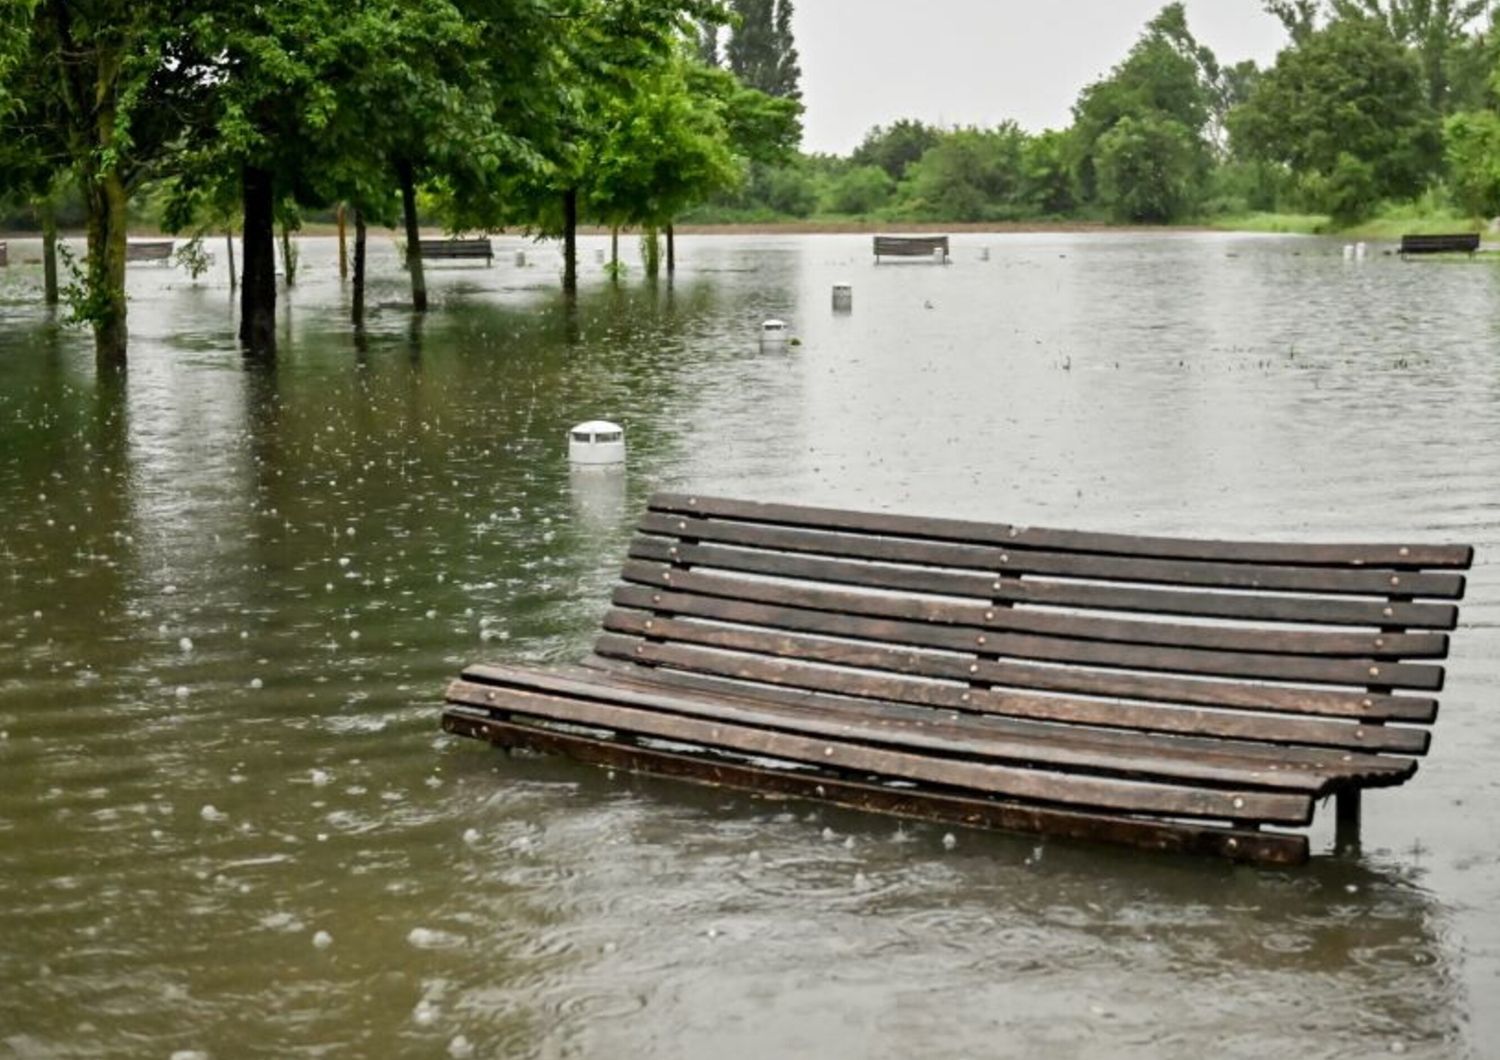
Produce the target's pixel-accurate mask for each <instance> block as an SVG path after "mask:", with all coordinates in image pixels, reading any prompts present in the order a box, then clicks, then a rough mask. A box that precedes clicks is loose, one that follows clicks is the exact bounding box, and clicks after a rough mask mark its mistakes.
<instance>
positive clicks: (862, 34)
mask: <svg viewBox="0 0 1500 1060" xmlns="http://www.w3.org/2000/svg"><path fill="white" fill-rule="evenodd" d="M1165 2H1166V0H798V3H797V5H796V8H795V13H796V20H795V22H794V24H793V31H794V33H795V34H796V38H797V49H798V51H799V52H800V53H801V61H802V95H803V102H804V103H805V104H806V106H807V113H806V114H805V115H804V116H803V125H804V130H805V132H804V136H803V142H802V146H803V149H804V150H807V151H830V152H836V153H838V154H845V153H847V152H848V151H849V150H850V149H851V148H853V147H854V146H856V145H857V144H858V143H859V142H860V140H861V139H863V138H864V134H865V131H866V130H867V129H869V127H870V126H872V125H875V124H882V125H884V124H889V123H890V122H891V121H893V120H895V119H897V118H902V117H909V118H921V119H922V120H923V121H926V122H937V123H939V124H942V125H955V124H957V125H994V124H995V123H997V122H1000V121H1004V120H1005V119H1007V118H1012V119H1014V120H1015V121H1017V122H1019V123H1020V124H1021V126H1022V127H1023V128H1025V129H1028V130H1032V131H1036V130H1039V129H1046V128H1060V127H1062V126H1065V125H1067V124H1068V123H1069V121H1070V120H1071V119H1070V116H1069V110H1068V108H1069V107H1071V106H1072V104H1073V101H1074V100H1075V99H1076V98H1077V97H1078V90H1079V89H1080V88H1082V87H1083V86H1084V85H1086V84H1088V83H1089V82H1090V81H1094V80H1097V79H1098V78H1099V77H1100V76H1102V75H1104V74H1106V73H1108V72H1109V69H1110V67H1112V66H1114V65H1115V64H1116V63H1117V62H1119V61H1120V60H1121V59H1122V58H1124V57H1125V53H1126V52H1127V51H1129V50H1130V46H1131V45H1132V44H1134V43H1135V41H1136V38H1137V37H1139V36H1140V33H1141V28H1142V27H1143V26H1145V24H1146V22H1147V21H1149V20H1150V19H1151V17H1152V16H1153V15H1155V14H1156V12H1157V11H1159V10H1161V8H1162V6H1163V4H1164V3H1165ZM1187 12H1188V25H1189V27H1191V29H1192V30H1193V33H1194V34H1195V35H1196V36H1197V37H1198V39H1199V40H1200V41H1202V42H1203V43H1205V44H1207V45H1208V46H1209V47H1210V48H1212V49H1213V50H1214V54H1215V55H1217V56H1218V57H1219V60H1220V62H1224V63H1233V62H1238V61H1239V60H1241V59H1255V60H1256V61H1257V62H1259V63H1260V64H1261V65H1263V66H1264V65H1265V64H1267V63H1268V62H1270V61H1271V60H1273V59H1274V58H1275V57H1276V52H1277V51H1278V50H1279V49H1280V48H1281V47H1282V46H1283V45H1284V44H1285V35H1284V33H1283V32H1282V29H1281V25H1280V23H1278V22H1277V21H1276V20H1275V19H1274V18H1272V17H1271V16H1270V15H1267V14H1265V13H1264V12H1263V11H1262V9H1261V0H1187Z"/></svg>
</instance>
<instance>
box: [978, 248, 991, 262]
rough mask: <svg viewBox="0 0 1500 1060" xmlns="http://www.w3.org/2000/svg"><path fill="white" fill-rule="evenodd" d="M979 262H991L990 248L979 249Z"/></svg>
mask: <svg viewBox="0 0 1500 1060" xmlns="http://www.w3.org/2000/svg"><path fill="white" fill-rule="evenodd" d="M979 260H980V261H989V260H990V248H989V247H980V248H979Z"/></svg>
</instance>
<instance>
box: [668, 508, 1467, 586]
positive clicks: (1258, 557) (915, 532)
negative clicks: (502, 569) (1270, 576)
mask: <svg viewBox="0 0 1500 1060" xmlns="http://www.w3.org/2000/svg"><path fill="white" fill-rule="evenodd" d="M650 509H651V511H653V512H667V513H672V514H677V515H698V516H716V517H721V518H727V519H743V520H746V521H749V522H759V523H771V524H777V525H783V526H793V527H806V528H811V529H820V530H852V531H855V532H857V533H870V534H883V535H890V536H897V537H915V538H927V539H931V540H936V541H959V542H968V543H973V544H992V545H1014V546H1015V547H1017V548H1021V547H1031V548H1040V549H1056V550H1059V551H1066V552H1095V553H1101V554H1105V555H1113V556H1141V557H1155V558H1158V559H1178V560H1223V561H1226V562H1234V563H1271V564H1286V565H1296V566H1301V565H1312V566H1349V567H1424V568H1425V567H1447V568H1454V569H1463V568H1467V567H1469V566H1470V565H1471V564H1472V563H1473V559H1474V550H1473V548H1471V547H1469V546H1465V545H1423V544H1419V543H1416V542H1412V543H1409V544H1405V545H1363V544H1350V545H1327V544H1300V543H1284V542H1264V541H1212V540H1196V539H1192V538H1173V537H1148V536H1139V535H1135V534H1114V533H1097V532H1092V531H1079V530H1054V529H1047V528H1042V527H1020V526H1012V525H1007V524H1002V523H981V522H973V521H970V520H963V519H941V518H926V517H922V516H911V515H895V514H890V513H885V512H850V511H842V510H839V509H836V508H816V507H804V506H802V505H791V504H773V503H764V502H760V501H745V500H734V499H730V498H725V497H708V496H702V495H698V494H694V495H691V496H690V495H688V494H682V493H658V494H655V495H654V496H653V497H652V498H651V502H650ZM1403 549H1405V550H1406V551H1405V552H1403V551H1402V550H1403Z"/></svg>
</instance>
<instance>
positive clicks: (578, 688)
mask: <svg viewBox="0 0 1500 1060" xmlns="http://www.w3.org/2000/svg"><path fill="white" fill-rule="evenodd" d="M1472 558H1473V550H1472V549H1470V548H1467V547H1462V546H1452V545H1424V544H1419V543H1415V542H1411V543H1407V544H1392V545H1313V544H1270V543H1261V542H1226V541H1198V540H1187V539H1173V538H1161V537H1138V536H1133V535H1127V534H1109V533H1088V532H1077V531H1068V530H1046V529H1037V528H1026V527H1019V526H1005V525H994V524H987V523H978V522H966V521H959V520H954V519H927V518H918V517H912V516H904V515H890V514H872V513H860V512H847V511H835V510H830V509H822V508H808V507H799V506H792V505H785V504H763V503H755V502H749V501H739V500H725V499H719V498H712V497H699V496H683V495H677V494H660V495H657V496H656V497H654V498H653V499H652V500H651V502H650V505H649V508H648V510H647V512H646V514H645V515H644V517H643V518H642V519H641V522H640V527H639V536H637V537H636V539H635V540H634V542H633V543H632V545H631V546H630V558H629V560H628V561H627V562H626V564H625V568H624V572H623V578H622V581H621V583H620V585H619V586H618V587H617V588H616V589H615V591H614V596H613V607H612V609H611V610H610V611H609V613H608V614H607V615H606V616H605V618H604V632H603V634H602V635H601V636H600V637H599V639H598V642H597V644H596V645H595V649H594V651H595V654H594V656H593V657H592V658H591V659H590V660H589V661H588V663H587V664H585V665H583V666H575V667H564V668H537V667H522V666H507V665H476V666H471V667H470V668H468V669H467V670H465V671H464V673H463V675H462V677H460V678H459V679H458V680H457V681H455V682H454V683H453V684H452V685H451V686H450V687H449V688H448V692H447V701H448V704H449V706H448V707H447V709H446V710H445V712H444V715H443V726H444V728H445V729H447V730H448V731H449V732H453V733H460V734H463V735H467V736H474V737H479V738H483V739H487V740H490V741H491V742H493V743H496V744H499V745H502V746H505V747H524V748H531V749H535V750H541V751H548V752H555V753H560V754H565V755H570V756H572V757H574V758H576V759H581V760H583V761H586V762H594V763H599V764H606V765H609V766H612V767H618V768H624V769H631V770H642V771H650V772H656V773H665V774H669V775H673V776H680V777H687V778H691V779H694V780H699V781H706V782H709V783H712V784H719V785H725V786H730V787H736V788H748V789H754V790H760V791H767V792H776V793H782V794H790V795H798V796H807V797H812V798H818V799H825V800H828V801H832V802H837V803H842V804H846V805H851V806H856V807H862V808H865V809H870V810H879V811H885V812H890V813H895V814H901V815H906V816H917V817H924V818H931V819H937V820H945V821H954V822H959V823H963V824H970V825H982V826H992V827H999V828H1005V829H1012V830H1022V831H1029V832H1045V833H1054V834H1059V835H1064V836H1071V837H1075V838H1086V839H1096V840H1108V841H1112V842H1118V843H1125V844H1131V845H1135V846H1141V847H1147V848H1152V849H1161V850H1175V851H1191V852H1198V853H1211V854H1218V855H1223V856H1226V857H1230V858H1234V859H1237V860H1249V861H1259V862H1271V863H1283V864H1290V863H1297V862H1300V861H1302V860H1304V859H1305V858H1306V857H1307V854H1308V839H1307V836H1306V834H1305V833H1300V832H1290V831H1285V830H1283V829H1284V828H1286V827H1292V828H1297V827H1301V826H1306V825H1308V824H1310V822H1311V820H1312V816H1313V809H1314V807H1315V805H1316V803H1317V802H1318V800H1320V799H1323V798H1325V797H1327V796H1330V795H1333V796H1337V797H1338V816H1339V822H1340V826H1341V827H1340V832H1341V838H1342V839H1343V840H1345V841H1348V840H1349V839H1350V838H1352V837H1353V836H1354V834H1355V832H1356V829H1357V825H1358V817H1359V808H1360V793H1361V792H1362V791H1363V790H1364V789H1365V788H1378V787H1389V786H1393V785H1397V784H1401V783H1403V782H1404V781H1406V780H1407V779H1408V778H1410V777H1411V775H1412V773H1413V772H1414V771H1415V770H1416V766H1417V763H1416V758H1417V757H1418V756H1420V755H1422V754H1424V753H1425V752H1426V751H1427V747H1428V736H1429V733H1428V730H1427V729H1426V728H1425V726H1426V725H1428V724H1429V723H1431V722H1432V721H1433V719H1434V717H1435V716H1436V712H1437V703H1436V702H1435V700H1434V699H1433V698H1432V695H1431V693H1433V692H1436V691H1437V690H1439V689H1440V688H1441V687H1442V684H1443V669H1442V667H1441V666H1438V665H1436V664H1434V663H1433V662H1432V661H1431V660H1437V659H1441V658H1443V657H1445V656H1446V654H1447V651H1448V637H1447V636H1446V635H1445V634H1444V633H1443V632H1441V631H1443V630H1450V629H1452V628H1454V626H1455V624H1456V622H1457V607H1456V605H1455V604H1453V603H1451V602H1446V601H1453V600H1457V599H1459V598H1460V597H1461V596H1462V594H1463V590H1464V578H1463V576H1462V575H1461V574H1459V573H1457V572H1458V571H1459V570H1462V569H1465V568H1467V567H1468V566H1469V565H1470V563H1471V561H1472ZM1413 660H1419V661H1413Z"/></svg>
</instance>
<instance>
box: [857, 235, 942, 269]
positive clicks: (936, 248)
mask: <svg viewBox="0 0 1500 1060" xmlns="http://www.w3.org/2000/svg"><path fill="white" fill-rule="evenodd" d="M939 252H941V253H942V255H943V257H942V261H943V264H945V265H946V264H947V263H948V237H947V236H876V237H875V264H877V265H879V264H880V259H881V258H883V257H885V258H930V257H933V256H935V255H936V254H938V253H939Z"/></svg>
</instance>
